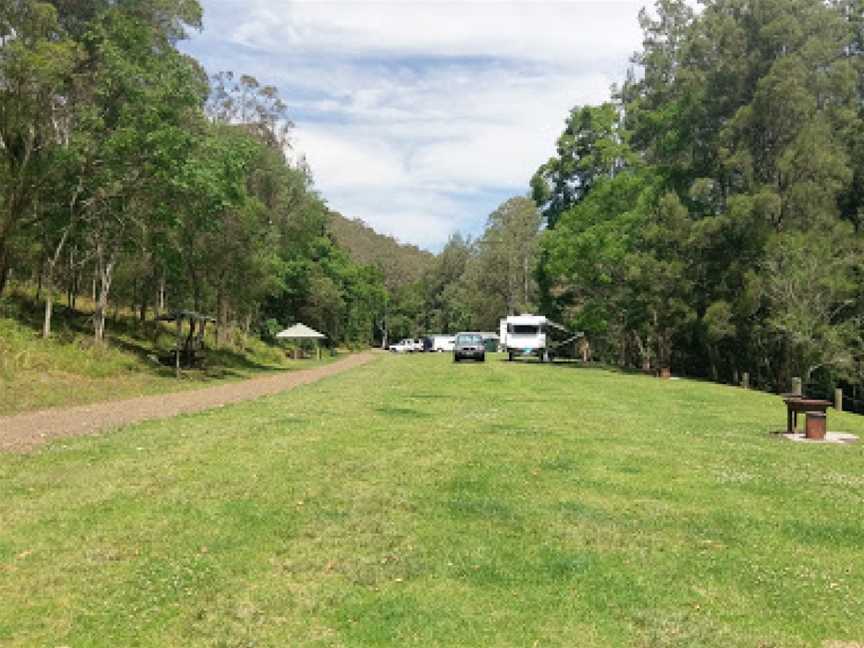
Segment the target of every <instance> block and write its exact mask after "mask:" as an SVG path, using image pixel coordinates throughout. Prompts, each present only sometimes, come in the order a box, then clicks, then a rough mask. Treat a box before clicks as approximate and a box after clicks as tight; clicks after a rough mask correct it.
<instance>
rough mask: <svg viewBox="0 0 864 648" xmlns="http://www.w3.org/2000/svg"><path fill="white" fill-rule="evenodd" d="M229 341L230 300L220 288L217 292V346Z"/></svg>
mask: <svg viewBox="0 0 864 648" xmlns="http://www.w3.org/2000/svg"><path fill="white" fill-rule="evenodd" d="M227 342H228V301H227V300H226V299H225V297H224V296H223V294H222V291H221V290H220V291H219V292H218V293H217V294H216V348H217V349H219V348H222V347H223V346H224V345H225V344H226V343H227Z"/></svg>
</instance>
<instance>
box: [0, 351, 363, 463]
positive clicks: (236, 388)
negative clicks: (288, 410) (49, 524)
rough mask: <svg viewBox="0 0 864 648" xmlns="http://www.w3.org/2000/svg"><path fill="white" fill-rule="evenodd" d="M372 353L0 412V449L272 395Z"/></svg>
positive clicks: (30, 446)
mask: <svg viewBox="0 0 864 648" xmlns="http://www.w3.org/2000/svg"><path fill="white" fill-rule="evenodd" d="M374 357H375V356H374V355H373V354H372V353H357V354H354V355H351V356H348V357H347V358H345V359H344V360H338V361H337V362H334V363H333V364H330V365H325V366H323V367H315V368H314V369H303V370H300V371H291V372H285V373H279V374H277V375H271V376H263V377H260V378H250V379H249V380H245V381H243V382H240V383H232V384H226V385H218V386H216V387H207V388H205V389H198V390H194V391H183V392H175V393H173V394H160V395H158V396H140V397H138V398H129V399H125V400H117V401H108V402H102V403H94V404H91V405H81V406H78V407H62V408H61V407H58V408H54V409H47V410H41V411H38V412H25V413H23V414H16V415H14V416H6V417H0V452H28V451H30V450H33V449H35V448H37V447H39V446H40V445H42V444H44V443H47V442H48V441H51V440H52V439H59V438H62V437H75V436H83V435H88V434H96V433H98V432H101V431H102V430H105V429H108V428H115V427H119V426H121V425H128V424H130V423H138V422H139V421H148V420H153V419H163V418H170V417H172V416H177V415H178V414H188V413H190V412H200V411H201V410H206V409H210V408H212V407H219V406H221V405H227V404H229V403H238V402H240V401H245V400H252V399H254V398H259V397H261V396H269V395H271V394H278V393H279V392H282V391H285V390H288V389H292V388H294V387H298V386H299V385H306V384H309V383H312V382H316V381H318V380H321V379H322V378H326V377H328V376H332V375H335V374H338V373H341V372H343V371H346V370H348V369H352V368H353V367H358V366H360V365H363V364H366V363H367V362H369V361H370V360H372V359H373V358H374Z"/></svg>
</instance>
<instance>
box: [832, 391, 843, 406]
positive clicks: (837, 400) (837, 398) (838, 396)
mask: <svg viewBox="0 0 864 648" xmlns="http://www.w3.org/2000/svg"><path fill="white" fill-rule="evenodd" d="M834 409H836V410H837V411H838V412H842V411H843V390H842V389H840V388H839V387H838V388H837V389H835V390H834Z"/></svg>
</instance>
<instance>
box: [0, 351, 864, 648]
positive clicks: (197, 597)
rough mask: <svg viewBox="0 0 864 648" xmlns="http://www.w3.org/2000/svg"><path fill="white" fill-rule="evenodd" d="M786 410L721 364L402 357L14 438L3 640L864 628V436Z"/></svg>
mask: <svg viewBox="0 0 864 648" xmlns="http://www.w3.org/2000/svg"><path fill="white" fill-rule="evenodd" d="M784 423H785V411H784V408H783V406H782V403H781V401H780V399H779V398H778V397H776V396H770V395H766V394H761V393H754V392H745V391H742V390H739V389H734V388H730V387H724V386H718V385H712V384H707V383H699V382H689V381H665V382H661V381H658V380H656V379H652V378H648V377H643V376H636V375H624V374H619V373H615V372H610V371H604V370H592V369H581V368H575V367H572V366H548V365H538V364H528V363H513V364H511V363H507V362H503V361H499V360H498V359H493V360H492V361H489V362H487V363H486V364H485V365H483V364H477V365H474V364H464V363H463V364H460V365H453V364H452V363H451V362H449V360H448V358H447V357H446V356H441V355H431V354H430V355H415V356H393V355H389V356H383V357H381V358H380V359H379V360H378V361H376V362H374V363H372V364H371V365H366V366H364V367H362V368H359V369H357V370H354V371H351V372H348V373H345V374H341V375H339V376H336V377H333V378H330V379H327V380H325V381H322V382H320V383H316V384H314V385H309V386H306V387H303V388H300V389H297V390H294V391H291V392H288V393H286V394H283V395H280V396H276V397H271V398H267V399H264V400H260V401H256V402H250V403H244V404H240V405H236V406H231V407H226V408H223V409H219V410H215V411H211V412H207V413H202V414H198V415H194V416H185V417H181V418H178V419H175V420H170V421H161V422H151V423H147V424H143V425H137V426H134V427H130V428H125V429H122V430H119V431H116V432H114V433H112V434H109V435H106V436H103V437H99V438H89V439H77V440H71V441H70V440H67V441H63V442H59V443H55V444H53V445H51V446H48V447H47V448H45V449H44V450H42V451H41V452H39V453H37V454H34V455H29V456H9V455H5V456H0V492H2V493H3V497H2V498H0V600H2V602H3V604H2V606H0V644H2V645H9V646H36V645H45V646H71V647H74V648H83V647H87V646H180V645H183V646H226V647H227V646H289V645H290V646H392V645H400V646H401V645H416V646H535V645H536V646H580V647H583V646H585V647H591V646H597V647H601V646H602V647H606V646H634V647H647V646H657V647H660V646H670V647H671V646H724V647H728V646H742V647H744V646H747V647H755V646H761V647H769V646H776V647H783V648H787V647H795V646H818V647H822V646H826V645H835V644H828V643H826V642H853V641H857V642H861V641H864V551H862V546H864V521H862V517H861V511H862V505H864V475H862V470H861V466H862V459H864V446H861V445H856V446H842V447H841V446H805V445H801V444H793V443H789V442H786V441H784V440H781V439H779V438H778V437H776V436H774V435H772V434H771V432H772V431H776V430H777V429H780V428H782V427H783V425H784ZM829 427H830V428H831V429H834V430H844V431H850V432H856V433H859V434H861V433H864V421H862V419H860V418H858V417H854V416H851V415H846V414H836V413H833V412H832V413H831V414H830V416H829ZM836 645H838V646H839V645H843V644H836Z"/></svg>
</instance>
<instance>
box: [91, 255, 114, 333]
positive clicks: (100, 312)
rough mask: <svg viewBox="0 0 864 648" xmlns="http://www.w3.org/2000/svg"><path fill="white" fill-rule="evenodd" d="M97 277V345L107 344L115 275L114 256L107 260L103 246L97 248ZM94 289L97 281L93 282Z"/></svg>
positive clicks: (95, 326) (95, 318)
mask: <svg viewBox="0 0 864 648" xmlns="http://www.w3.org/2000/svg"><path fill="white" fill-rule="evenodd" d="M96 255H97V276H98V279H99V294H98V296H97V298H96V308H95V310H94V312H93V334H94V338H95V341H96V344H99V345H102V344H104V343H105V317H106V315H107V312H108V294H109V292H110V290H111V280H112V279H113V275H114V258H113V257H114V255H113V253H112V254H111V255H108V256H107V258H106V254H105V250H104V248H103V247H102V245H101V244H97V246H96ZM93 284H94V289H95V287H96V286H95V284H96V279H95V278H94V280H93Z"/></svg>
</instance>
